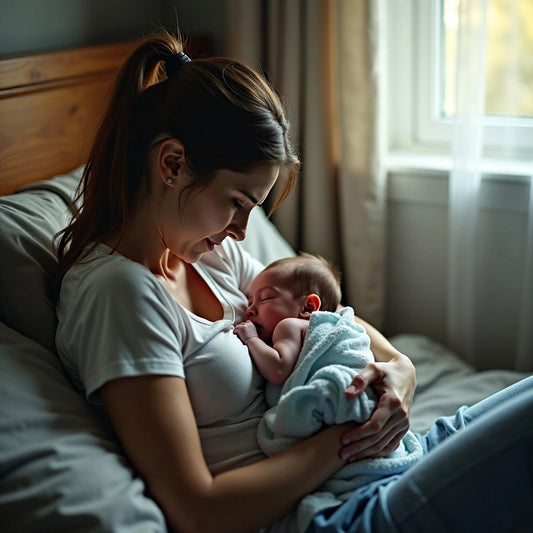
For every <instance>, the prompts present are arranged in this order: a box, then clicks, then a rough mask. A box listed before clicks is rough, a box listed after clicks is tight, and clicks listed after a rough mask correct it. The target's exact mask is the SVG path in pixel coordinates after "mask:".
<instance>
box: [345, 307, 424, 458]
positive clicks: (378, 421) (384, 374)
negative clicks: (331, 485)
mask: <svg viewBox="0 0 533 533" xmlns="http://www.w3.org/2000/svg"><path fill="white" fill-rule="evenodd" d="M355 320H356V322H358V323H359V324H361V325H362V326H363V327H364V328H365V330H366V332H367V334H368V336H369V337H370V347H371V349H372V352H373V353H374V358H375V359H376V362H375V363H370V364H369V365H367V366H366V367H365V368H364V369H363V370H362V371H361V372H360V373H359V374H358V375H357V376H356V377H355V378H354V380H353V382H352V384H351V386H349V387H348V389H347V390H346V394H347V395H348V396H358V395H359V394H361V392H363V391H364V390H365V389H366V388H367V387H368V386H370V385H371V386H372V388H373V389H374V390H375V392H376V393H378V394H379V395H380V399H379V402H378V406H377V408H376V410H375V411H374V413H373V414H372V416H371V418H370V419H369V420H368V421H367V422H365V423H364V424H363V425H362V426H360V427H359V428H357V429H355V430H353V431H350V432H348V433H347V434H346V435H344V437H343V439H342V442H343V444H344V447H343V449H342V451H341V456H342V457H345V458H348V457H349V458H350V461H353V460H358V459H363V458H365V457H381V456H386V455H388V454H390V453H391V452H392V451H393V450H395V449H396V448H397V446H398V445H399V443H400V441H401V439H402V437H403V436H404V435H405V433H406V432H407V430H408V429H409V414H410V412H411V405H412V403H413V396H414V393H415V388H416V371H415V367H414V365H413V363H412V362H411V360H410V359H409V358H408V357H407V356H405V355H404V354H402V353H401V352H399V351H398V350H396V348H394V347H393V346H392V344H391V343H390V342H389V341H388V340H387V339H386V338H385V337H384V336H383V335H382V334H381V333H380V332H379V331H378V330H377V329H375V328H374V327H372V326H371V325H370V324H368V323H367V322H365V321H364V320H362V319H360V318H358V317H356V318H355Z"/></svg>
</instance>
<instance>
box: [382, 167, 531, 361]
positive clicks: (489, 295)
mask: <svg viewBox="0 0 533 533" xmlns="http://www.w3.org/2000/svg"><path fill="white" fill-rule="evenodd" d="M447 186H448V184H447V173H446V172H442V171H441V172H439V171H423V170H418V169H417V170H414V169H412V170H406V169H403V170H400V169H396V170H393V171H391V174H390V185H389V204H388V205H389V220H388V232H389V234H388V257H387V265H388V276H387V309H386V324H385V332H386V333H387V334H389V335H394V334H397V333H418V334H425V335H428V336H429V337H432V338H433V339H435V340H437V341H440V342H442V343H446V283H447V251H446V250H447V239H448V231H447V217H448V209H447ZM528 192H529V185H528V184H527V182H526V181H525V180H520V179H511V180H509V178H507V179H506V180H504V179H502V178H501V177H490V178H488V179H487V180H486V181H485V182H484V184H483V187H482V206H481V208H482V212H481V216H480V235H479V242H478V246H479V250H480V264H479V265H478V272H479V276H478V278H477V284H478V287H479V291H478V294H479V297H478V302H477V319H476V322H477V338H478V343H479V347H480V348H481V350H482V352H483V353H484V356H485V362H484V367H486V368H490V367H498V366H499V367H501V366H505V354H508V353H511V352H512V351H514V339H515V337H516V331H517V323H518V314H519V309H518V303H519V296H520V285H521V280H522V276H523V268H524V260H525V257H524V253H525V246H524V243H525V239H526V224H527V217H526V202H527V198H528ZM532 327H533V325H532ZM510 364H512V363H510Z"/></svg>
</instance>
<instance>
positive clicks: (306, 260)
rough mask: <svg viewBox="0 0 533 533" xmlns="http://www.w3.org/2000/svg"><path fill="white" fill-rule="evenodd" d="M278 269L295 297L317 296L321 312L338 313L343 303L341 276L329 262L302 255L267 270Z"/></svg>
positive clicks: (305, 254) (272, 265)
mask: <svg viewBox="0 0 533 533" xmlns="http://www.w3.org/2000/svg"><path fill="white" fill-rule="evenodd" d="M274 268H276V269H277V270H278V271H279V272H280V274H281V276H283V277H284V278H285V280H286V281H287V283H288V285H289V286H290V288H291V290H292V293H293V296H295V297H296V298H299V297H300V296H305V295H307V294H317V295H318V296H319V297H320V300H321V306H320V310H321V311H336V310H337V308H338V307H339V305H340V302H341V296H342V294H341V288H340V282H341V275H340V272H339V270H338V269H337V268H335V267H334V266H333V265H332V264H331V263H330V262H329V261H327V260H326V259H324V258H323V257H321V256H318V255H312V254H308V253H301V254H300V255H297V256H295V257H287V258H284V259H279V260H278V261H274V262H273V263H271V264H269V265H268V266H267V267H266V268H265V271H266V270H271V269H274Z"/></svg>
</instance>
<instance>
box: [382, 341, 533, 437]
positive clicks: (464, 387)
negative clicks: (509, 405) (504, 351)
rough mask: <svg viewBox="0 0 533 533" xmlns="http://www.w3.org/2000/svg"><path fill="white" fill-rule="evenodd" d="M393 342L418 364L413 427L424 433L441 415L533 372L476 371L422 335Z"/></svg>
mask: <svg viewBox="0 0 533 533" xmlns="http://www.w3.org/2000/svg"><path fill="white" fill-rule="evenodd" d="M390 342H391V343H392V345H393V346H395V347H396V348H397V349H398V350H399V351H400V352H402V353H404V354H406V355H408V356H409V358H410V359H411V361H412V362H413V364H414V365H415V367H416V381H417V386H416V392H415V397H414V401H413V407H412V409H411V429H413V430H414V431H418V432H419V433H425V432H426V431H427V430H428V429H429V428H430V427H431V425H432V424H433V422H435V420H437V418H439V417H441V416H450V415H453V414H454V413H455V411H457V409H459V407H461V406H462V405H473V404H474V403H477V402H479V401H481V400H483V399H484V398H487V397H488V396H490V395H491V394H494V393H496V392H498V391H500V390H502V389H503V388H505V387H508V386H509V385H512V384H513V383H516V382H517V381H520V380H521V379H524V378H526V377H528V376H529V375H530V373H528V372H517V371H513V370H485V371H482V372H479V371H477V370H476V369H475V368H474V367H473V366H472V365H470V364H469V363H467V362H466V361H464V360H463V359H461V358H460V357H459V356H458V355H456V354H455V353H454V352H452V351H451V350H449V349H448V348H446V347H445V346H442V345H441V344H439V343H437V342H435V341H433V340H431V339H429V338H428V337H425V336H423V335H407V334H404V335H396V336H394V337H392V338H391V339H390Z"/></svg>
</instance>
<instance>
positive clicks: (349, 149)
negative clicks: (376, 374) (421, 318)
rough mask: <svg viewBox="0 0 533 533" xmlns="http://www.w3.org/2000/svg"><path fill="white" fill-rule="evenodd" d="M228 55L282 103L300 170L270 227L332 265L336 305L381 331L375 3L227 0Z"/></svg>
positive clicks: (381, 39) (380, 96) (381, 179)
mask: <svg viewBox="0 0 533 533" xmlns="http://www.w3.org/2000/svg"><path fill="white" fill-rule="evenodd" d="M226 5H227V20H228V28H227V35H228V50H227V51H228V54H229V55H231V56H233V57H237V58H240V59H243V60H245V61H247V62H248V63H251V64H252V65H255V66H259V67H260V68H261V69H262V70H264V71H265V72H266V74H267V76H268V77H269V78H270V79H271V81H272V83H273V84H274V86H275V87H276V89H277V90H278V91H279V92H280V93H281V94H282V95H283V96H284V97H285V99H286V100H287V103H288V109H289V115H290V119H291V123H292V138H293V142H294V143H295V145H296V147H297V149H298V152H299V153H300V156H301V159H302V162H303V166H302V172H301V179H300V181H299V184H298V187H297V190H296V191H295V192H294V193H293V194H292V195H291V197H290V198H289V200H288V201H287V202H286V203H285V204H284V205H283V206H282V207H281V208H280V209H279V211H278V212H276V213H275V216H274V221H275V223H276V225H277V226H278V228H279V229H280V231H281V232H282V234H283V235H284V236H285V237H286V238H287V239H288V240H289V242H290V243H291V244H292V246H293V247H294V248H295V249H297V250H305V251H308V252H312V253H318V254H321V255H323V256H325V257H327V258H329V259H330V260H332V261H333V262H334V263H336V264H337V266H339V267H340V268H341V270H342V272H343V278H344V285H343V290H344V302H345V303H347V304H349V305H352V306H354V307H355V309H356V312H357V313H358V314H359V315H360V316H362V317H363V318H365V319H366V320H368V321H369V322H371V323H373V324H374V325H375V326H377V327H381V325H382V318H383V307H384V293H385V287H384V279H385V193H386V190H385V189H386V180H385V176H386V173H385V169H384V165H383V153H384V148H385V143H384V135H383V133H384V128H383V117H384V104H383V102H384V93H383V90H384V89H383V88H384V83H383V81H384V68H383V50H384V47H385V31H384V27H383V24H382V21H383V13H382V11H383V3H382V1H381V0H377V1H376V0H364V1H363V0H361V1H352V0H330V1H325V0H267V1H261V0H227V4H226Z"/></svg>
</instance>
